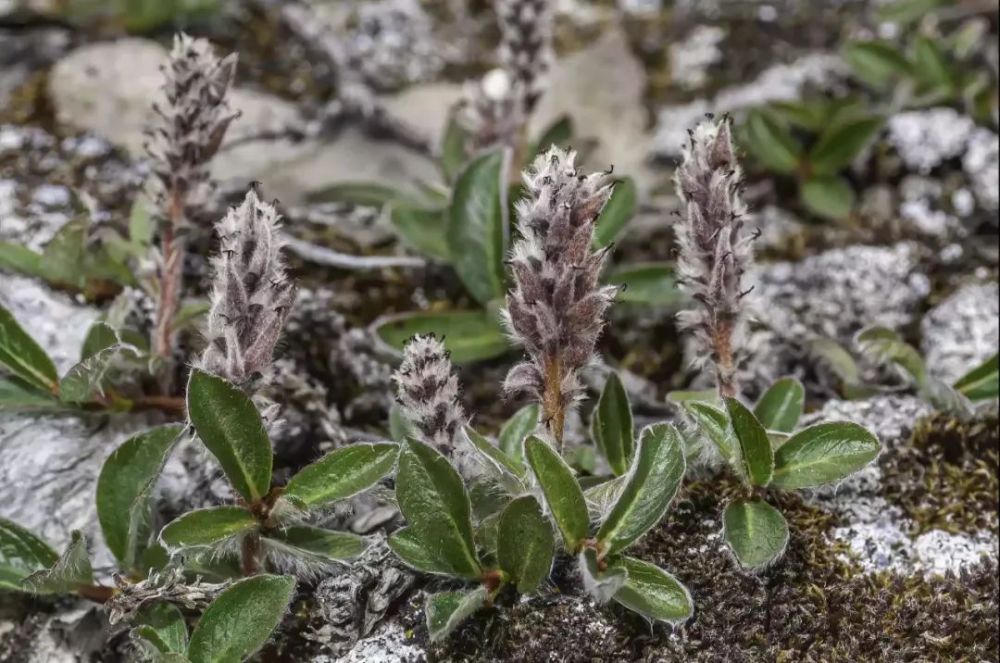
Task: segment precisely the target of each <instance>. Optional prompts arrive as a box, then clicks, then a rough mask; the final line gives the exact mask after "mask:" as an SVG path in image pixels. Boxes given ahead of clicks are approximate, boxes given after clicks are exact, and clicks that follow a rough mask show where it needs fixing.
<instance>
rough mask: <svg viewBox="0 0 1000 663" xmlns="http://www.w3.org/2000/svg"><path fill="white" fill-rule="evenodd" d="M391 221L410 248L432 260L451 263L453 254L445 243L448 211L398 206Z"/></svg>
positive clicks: (393, 210) (390, 216) (393, 211)
mask: <svg viewBox="0 0 1000 663" xmlns="http://www.w3.org/2000/svg"><path fill="white" fill-rule="evenodd" d="M389 220H390V221H392V225H393V227H395V228H396V232H398V233H399V236H400V237H401V238H402V240H403V242H405V243H406V244H407V245H408V246H410V247H411V248H413V249H415V250H417V251H419V252H420V253H423V254H424V255H426V256H428V257H430V258H434V259H436V260H440V261H442V262H448V261H450V259H451V254H450V253H449V252H448V243H447V242H446V241H445V229H446V228H447V227H448V210H446V209H425V208H422V207H414V206H412V205H396V206H394V207H393V208H392V212H391V213H390V215H389Z"/></svg>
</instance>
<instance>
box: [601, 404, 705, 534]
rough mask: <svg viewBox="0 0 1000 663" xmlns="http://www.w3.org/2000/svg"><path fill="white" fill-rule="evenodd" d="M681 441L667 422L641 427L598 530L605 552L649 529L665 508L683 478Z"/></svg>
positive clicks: (683, 464) (661, 516)
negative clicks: (625, 472) (629, 461)
mask: <svg viewBox="0 0 1000 663" xmlns="http://www.w3.org/2000/svg"><path fill="white" fill-rule="evenodd" d="M685 468H686V465H685V460H684V445H683V442H682V440H681V436H680V434H679V433H678V432H677V429H675V428H674V427H673V426H672V425H670V424H653V425H652V426H647V427H646V428H644V429H643V431H642V433H641V434H640V436H639V448H638V451H637V452H636V455H635V460H634V461H633V462H632V465H631V467H629V471H628V475H627V476H626V479H625V485H624V486H623V487H622V489H621V492H620V493H619V495H618V501H617V502H615V505H614V507H612V509H611V511H610V513H608V516H607V518H605V519H604V522H603V523H602V524H601V529H600V530H598V532H597V541H598V543H599V544H601V545H602V546H603V547H604V549H605V550H606V554H614V553H618V552H621V551H622V550H624V549H626V548H628V547H629V546H630V545H632V544H633V543H635V542H636V541H637V540H638V539H639V538H640V537H642V535H644V534H645V533H646V532H648V531H649V530H650V529H652V528H653V527H654V526H655V525H656V524H657V523H658V522H660V519H661V518H663V514H665V513H666V512H667V507H668V506H670V502H671V500H673V499H674V495H676V494H677V489H678V488H679V487H680V485H681V479H683V478H684V470H685Z"/></svg>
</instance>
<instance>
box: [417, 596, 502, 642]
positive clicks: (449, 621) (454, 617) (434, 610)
mask: <svg viewBox="0 0 1000 663" xmlns="http://www.w3.org/2000/svg"><path fill="white" fill-rule="evenodd" d="M486 597H487V593H486V588H485V587H477V588H476V589H473V590H471V591H467V592H440V593H438V594H429V595H428V596H427V603H426V604H425V605H424V612H425V613H426V614H427V630H428V631H429V632H430V636H431V642H438V641H439V640H442V639H443V638H446V637H447V636H448V635H449V634H450V633H451V632H452V631H454V630H455V629H456V628H458V626H459V625H461V623H462V622H464V621H465V620H466V619H468V618H469V617H471V616H472V615H473V614H475V612H476V611H477V610H479V609H480V608H482V607H483V606H484V605H486Z"/></svg>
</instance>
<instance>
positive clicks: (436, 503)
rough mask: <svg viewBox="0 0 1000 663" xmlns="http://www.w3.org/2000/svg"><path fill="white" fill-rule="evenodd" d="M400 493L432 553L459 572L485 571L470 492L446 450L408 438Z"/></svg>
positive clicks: (398, 479) (419, 536) (411, 523)
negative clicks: (476, 540) (475, 540)
mask: <svg viewBox="0 0 1000 663" xmlns="http://www.w3.org/2000/svg"><path fill="white" fill-rule="evenodd" d="M396 498H397V500H398V501H399V510H400V511H402V513H403V517H405V518H406V522H407V524H408V525H409V528H408V529H410V530H411V531H412V532H413V536H415V537H416V538H417V539H418V540H419V541H420V542H421V543H422V544H423V545H424V547H425V548H426V549H427V550H428V553H429V557H430V558H431V559H434V560H436V563H437V564H438V565H441V566H445V567H447V568H448V569H449V571H450V572H451V573H452V574H453V575H457V576H460V577H463V578H478V577H479V575H480V573H481V569H480V567H479V560H478V559H477V558H476V552H475V546H474V544H473V539H472V507H471V505H470V503H469V495H468V493H467V492H466V490H465V484H464V483H463V482H462V478H461V477H460V476H459V474H458V472H456V471H455V469H454V468H453V467H452V466H451V465H450V464H449V463H448V460H447V459H446V458H445V457H444V456H442V455H441V454H440V453H439V452H438V451H437V450H435V449H432V448H431V447H429V446H427V445H426V444H423V443H422V442H418V441H416V440H414V439H410V440H408V441H407V442H406V444H404V445H403V449H402V452H401V453H400V456H399V471H398V472H397V475H396Z"/></svg>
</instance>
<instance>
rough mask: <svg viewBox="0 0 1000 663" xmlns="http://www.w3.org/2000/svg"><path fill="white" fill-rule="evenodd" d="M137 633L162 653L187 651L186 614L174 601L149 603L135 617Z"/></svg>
mask: <svg viewBox="0 0 1000 663" xmlns="http://www.w3.org/2000/svg"><path fill="white" fill-rule="evenodd" d="M135 623H136V629H135V631H136V633H137V634H138V635H140V636H141V637H142V638H143V639H145V640H146V641H147V642H149V643H150V644H151V645H152V646H153V647H155V648H156V649H157V651H159V652H160V653H161V654H169V653H171V652H174V653H177V654H183V653H184V652H185V651H187V641H188V631H187V624H186V623H185V622H184V615H182V614H181V611H180V610H178V609H177V607H176V606H174V605H173V604H172V603H166V602H161V603H147V604H146V605H145V606H143V607H142V608H141V609H140V610H139V612H138V614H137V615H136V617H135Z"/></svg>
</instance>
